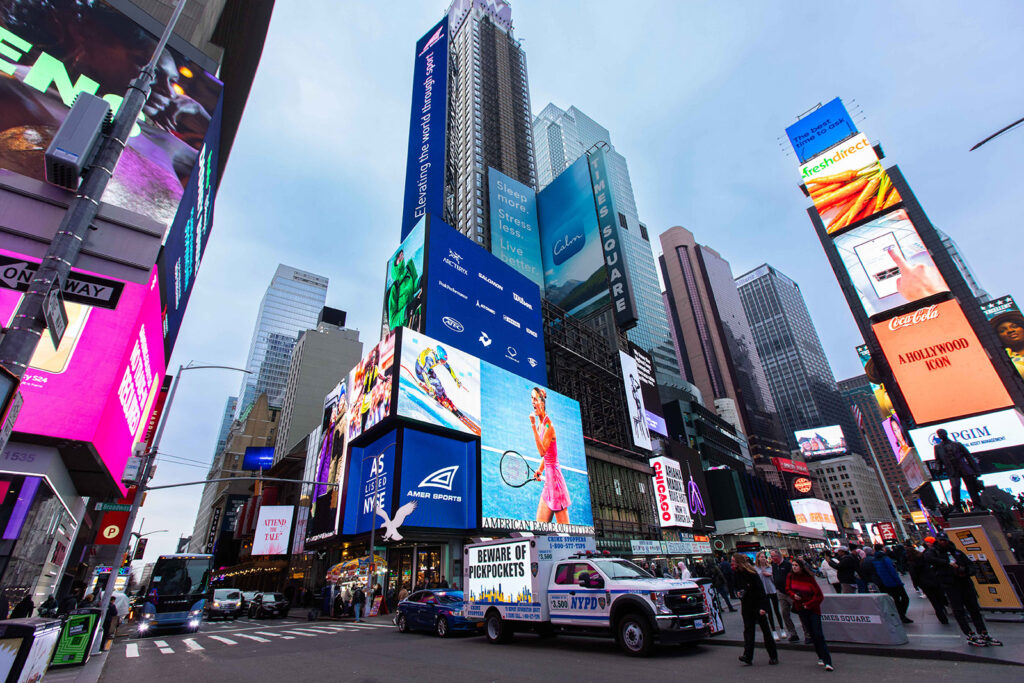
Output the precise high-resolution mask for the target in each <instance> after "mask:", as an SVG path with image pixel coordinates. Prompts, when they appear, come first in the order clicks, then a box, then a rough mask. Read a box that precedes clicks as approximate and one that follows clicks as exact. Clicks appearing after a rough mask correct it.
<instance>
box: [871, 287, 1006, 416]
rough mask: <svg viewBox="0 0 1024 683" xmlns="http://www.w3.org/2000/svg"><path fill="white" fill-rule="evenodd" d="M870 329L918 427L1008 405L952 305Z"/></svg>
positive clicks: (964, 321)
mask: <svg viewBox="0 0 1024 683" xmlns="http://www.w3.org/2000/svg"><path fill="white" fill-rule="evenodd" d="M872 328H873V330H874V332H875V336H876V337H877V338H878V343H879V345H880V346H881V347H882V352H883V353H884V354H885V357H886V358H887V359H888V361H889V366H890V368H891V369H892V373H893V376H894V377H895V378H896V382H897V383H898V384H899V386H900V391H901V392H902V393H903V397H904V398H905V399H906V401H907V405H908V407H909V408H910V412H911V414H912V415H913V416H914V420H915V421H916V422H917V423H918V424H928V423H929V422H938V421H940V420H950V419H954V418H958V417H961V416H963V415H971V414H974V413H982V412H986V411H989V410H996V409H998V408H1006V407H1009V406H1011V405H1013V400H1012V399H1011V398H1010V395H1009V394H1008V393H1007V392H1006V388H1005V387H1004V386H1003V384H1002V382H1001V381H1000V379H999V376H998V375H997V374H996V371H995V368H993V367H992V363H991V361H989V359H988V354H987V353H986V352H985V349H983V348H982V346H981V342H980V341H979V340H978V337H977V336H976V335H975V334H974V330H972V329H971V326H970V324H969V323H968V322H967V318H966V317H965V316H964V313H963V311H961V310H960V305H959V304H958V303H957V302H956V301H944V302H942V303H939V304H935V305H933V306H928V307H927V308H921V309H918V310H916V311H914V312H913V313H907V314H906V315H898V316H896V317H894V318H891V319H889V320H888V321H886V322H882V323H876V324H874V325H873V326H872Z"/></svg>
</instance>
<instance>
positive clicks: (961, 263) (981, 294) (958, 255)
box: [935, 228, 992, 304]
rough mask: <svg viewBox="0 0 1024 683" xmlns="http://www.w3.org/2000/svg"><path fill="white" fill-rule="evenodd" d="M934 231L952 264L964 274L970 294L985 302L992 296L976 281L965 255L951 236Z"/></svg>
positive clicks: (937, 230)
mask: <svg viewBox="0 0 1024 683" xmlns="http://www.w3.org/2000/svg"><path fill="white" fill-rule="evenodd" d="M935 232H937V233H939V239H940V240H942V246H944V247H945V248H946V251H947V252H948V253H949V258H950V259H952V260H953V265H955V266H956V269H957V270H959V271H960V274H961V275H963V276H964V280H965V281H966V282H967V286H968V287H970V288H971V294H973V295H974V298H975V299H977V300H978V303H981V304H983V303H985V302H987V301H988V300H989V299H991V298H992V297H991V296H989V294H988V292H987V291H986V290H985V288H984V287H982V286H981V283H980V282H978V278H977V277H975V275H974V271H973V270H971V266H970V264H968V263H967V257H966V256H964V254H963V252H962V251H960V247H959V246H957V243H956V242H954V241H953V238H952V237H950V236H949V235H947V234H946V233H944V232H943V231H942V230H939V229H938V228H935Z"/></svg>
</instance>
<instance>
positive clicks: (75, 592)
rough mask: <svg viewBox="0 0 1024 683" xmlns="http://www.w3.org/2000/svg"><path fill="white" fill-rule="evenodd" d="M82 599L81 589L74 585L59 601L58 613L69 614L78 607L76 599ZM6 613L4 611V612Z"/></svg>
mask: <svg viewBox="0 0 1024 683" xmlns="http://www.w3.org/2000/svg"><path fill="white" fill-rule="evenodd" d="M81 599H82V589H81V588H80V587H78V586H75V587H74V588H72V589H71V593H69V594H68V596H67V597H66V598H64V599H63V600H61V601H60V610H59V613H60V614H70V613H71V612H72V611H74V610H76V609H78V601H79V600H81ZM5 614H6V613H5Z"/></svg>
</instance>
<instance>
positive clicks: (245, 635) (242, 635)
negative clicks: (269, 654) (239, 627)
mask: <svg viewBox="0 0 1024 683" xmlns="http://www.w3.org/2000/svg"><path fill="white" fill-rule="evenodd" d="M231 635H233V636H235V637H236V638H248V639H249V640H255V641H256V642H257V643H269V642H270V639H269V638H260V637H259V636H250V635H249V634H248V633H232V634H231Z"/></svg>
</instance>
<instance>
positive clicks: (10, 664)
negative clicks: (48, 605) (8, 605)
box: [0, 617, 60, 683]
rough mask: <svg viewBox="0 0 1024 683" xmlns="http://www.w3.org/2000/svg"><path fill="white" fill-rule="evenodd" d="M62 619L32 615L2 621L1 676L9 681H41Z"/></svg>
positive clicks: (9, 682) (0, 630)
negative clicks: (25, 617)
mask: <svg viewBox="0 0 1024 683" xmlns="http://www.w3.org/2000/svg"><path fill="white" fill-rule="evenodd" d="M59 636H60V620H59V619H50V618H41V617H33V618H29V619H9V620H7V621H0V678H2V679H3V680H5V681H7V683H15V682H16V683H29V682H30V681H31V682H34V681H38V680H39V679H41V678H42V677H43V674H45V673H46V670H47V668H48V667H49V665H50V657H51V656H52V655H53V650H54V648H55V647H56V646H57V638H58V637H59Z"/></svg>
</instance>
